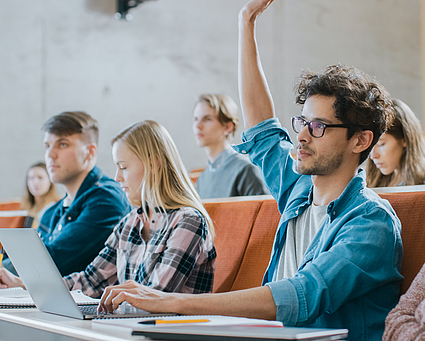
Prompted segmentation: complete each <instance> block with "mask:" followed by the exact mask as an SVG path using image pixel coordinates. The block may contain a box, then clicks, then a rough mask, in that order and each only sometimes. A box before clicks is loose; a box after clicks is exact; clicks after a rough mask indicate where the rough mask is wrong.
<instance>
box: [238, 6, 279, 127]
mask: <svg viewBox="0 0 425 341" xmlns="http://www.w3.org/2000/svg"><path fill="white" fill-rule="evenodd" d="M272 2H273V0H252V1H250V2H248V3H247V4H246V5H245V6H244V7H243V8H242V9H241V11H240V12H239V53H238V83H239V98H240V101H241V108H242V116H243V118H244V124H245V128H246V129H248V128H251V127H253V126H255V125H256V124H257V123H260V122H262V121H264V120H267V119H269V118H272V117H274V115H275V114H274V105H273V100H272V96H271V94H270V91H269V87H268V85H267V80H266V77H265V75H264V72H263V68H262V66H261V61H260V56H259V53H258V50H257V43H256V39H255V25H256V20H257V18H258V17H259V16H260V15H261V13H263V12H264V10H265V9H266V8H267V7H268V6H269V5H270V4H271V3H272Z"/></svg>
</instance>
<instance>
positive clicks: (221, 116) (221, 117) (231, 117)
mask: <svg viewBox="0 0 425 341" xmlns="http://www.w3.org/2000/svg"><path fill="white" fill-rule="evenodd" d="M200 102H204V103H207V104H208V105H209V106H210V107H211V108H213V109H214V110H215V111H216V113H217V118H218V121H219V122H220V123H221V124H223V125H224V124H226V123H228V122H232V123H233V130H232V136H235V133H236V129H238V124H239V116H238V106H237V104H236V103H235V101H234V100H233V99H232V98H231V97H230V96H228V95H225V94H202V95H200V96H199V98H198V101H197V102H196V104H198V103H200Z"/></svg>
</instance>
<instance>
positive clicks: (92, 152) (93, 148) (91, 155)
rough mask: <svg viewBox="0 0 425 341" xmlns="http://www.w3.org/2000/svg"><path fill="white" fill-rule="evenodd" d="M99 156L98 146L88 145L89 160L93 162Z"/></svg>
mask: <svg viewBox="0 0 425 341" xmlns="http://www.w3.org/2000/svg"><path fill="white" fill-rule="evenodd" d="M96 156H97V145H95V144H93V143H92V144H88V145H87V160H88V161H91V160H93V158H95V157H96Z"/></svg>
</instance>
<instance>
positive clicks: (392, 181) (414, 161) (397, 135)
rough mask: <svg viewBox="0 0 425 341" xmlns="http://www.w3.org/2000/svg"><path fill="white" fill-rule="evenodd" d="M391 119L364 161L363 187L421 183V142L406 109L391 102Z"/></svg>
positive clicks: (424, 150) (424, 172)
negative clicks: (392, 108)
mask: <svg viewBox="0 0 425 341" xmlns="http://www.w3.org/2000/svg"><path fill="white" fill-rule="evenodd" d="M393 103H394V109H395V119H394V123H393V125H392V126H391V127H390V128H389V129H388V130H387V131H386V132H385V134H383V135H382V136H381V138H380V139H379V141H378V143H377V144H376V145H375V147H373V149H372V152H371V153H370V155H369V159H368V160H367V171H366V173H367V176H366V181H367V186H368V187H391V186H401V185H403V186H408V185H420V184H423V183H424V181H425V141H424V136H423V132H422V129H421V123H420V122H419V120H418V119H417V118H416V116H415V114H414V113H413V111H412V110H411V109H410V108H409V106H408V105H407V104H406V103H404V102H402V101H400V100H398V99H393Z"/></svg>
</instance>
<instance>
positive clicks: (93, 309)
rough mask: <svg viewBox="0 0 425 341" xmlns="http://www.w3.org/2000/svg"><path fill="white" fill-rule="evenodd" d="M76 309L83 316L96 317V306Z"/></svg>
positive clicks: (83, 306)
mask: <svg viewBox="0 0 425 341" xmlns="http://www.w3.org/2000/svg"><path fill="white" fill-rule="evenodd" d="M78 308H80V310H81V312H82V313H83V314H84V315H97V305H93V304H92V305H79V306H78Z"/></svg>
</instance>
